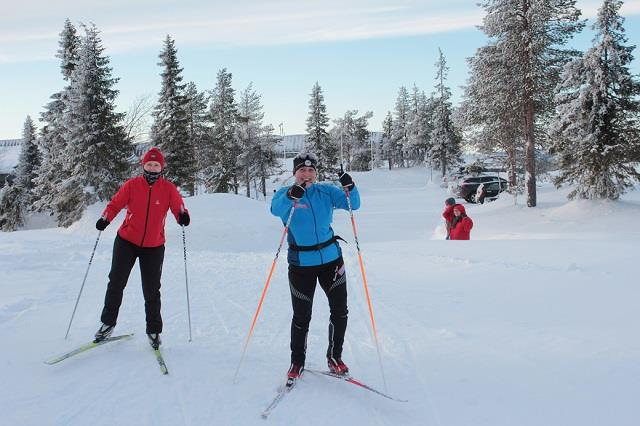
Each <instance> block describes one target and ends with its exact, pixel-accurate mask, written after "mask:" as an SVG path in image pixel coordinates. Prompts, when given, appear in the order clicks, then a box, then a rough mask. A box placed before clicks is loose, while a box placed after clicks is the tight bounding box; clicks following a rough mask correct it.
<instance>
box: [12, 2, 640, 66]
mask: <svg viewBox="0 0 640 426" xmlns="http://www.w3.org/2000/svg"><path fill="white" fill-rule="evenodd" d="M23 3H25V4H24V5H23V4H21V3H16V4H15V5H16V6H17V8H15V9H12V11H10V12H9V13H8V14H6V15H4V16H3V17H0V62H20V61H28V60H40V59H43V58H52V57H53V54H54V53H55V51H56V49H57V40H58V37H59V36H58V33H59V32H60V30H61V28H62V24H63V21H64V19H65V18H66V17H70V18H71V19H72V20H73V22H74V23H77V22H79V21H84V22H95V23H96V25H97V26H98V28H99V29H100V30H101V31H102V37H103V40H104V43H105V46H106V47H107V49H108V52H109V53H110V54H113V53H118V52H123V51H130V50H135V49H144V48H148V47H153V46H156V47H157V46H159V44H160V42H161V40H162V39H163V38H164V36H165V35H166V34H171V35H172V37H174V38H175V39H176V40H177V42H178V43H179V45H186V44H196V43H197V44H209V45H212V46H217V47H224V46H247V45H252V46H255V45H274V44H300V43H317V42H337V41H347V40H361V39H368V38H385V37H386V38H390V37H402V36H411V35H420V34H431V33H439V32H448V31H458V30H463V29H470V28H473V27H475V26H476V25H479V24H480V23H481V21H482V16H483V11H482V10H481V9H480V8H479V7H478V6H477V5H475V4H474V2H472V1H469V0H449V1H447V2H446V4H444V3H443V2H442V1H440V0H438V1H436V0H422V1H417V0H395V1H394V0H350V1H348V0H344V1H339V0H324V1H318V0H307V1H303V2H300V1H297V2H296V1H293V0H279V1H278V0H276V1H273V2H268V3H267V2H263V1H258V0H252V1H246V0H245V1H240V2H236V3H230V2H224V3H220V4H216V3H217V2H213V4H212V3H208V2H200V1H195V0H182V1H176V0H156V1H153V2H151V1H149V0H138V1H134V2H130V1H124V0H111V1H107V2H94V1H80V0H64V1H62V2H50V1H49V0H32V1H30V2H28V3H29V4H28V5H26V3H27V2H23ZM34 3H35V4H34ZM52 3H53V4H52ZM60 3H61V4H60ZM580 3H582V4H580ZM600 3H601V2H600V0H597V1H596V0H582V2H580V1H579V7H581V8H582V9H583V13H584V15H585V17H593V16H595V14H596V11H597V8H598V7H599V6H600ZM27 6H28V8H27ZM28 10H32V11H33V10H36V13H35V16H34V15H33V14H29V13H27V11H28ZM623 12H624V13H625V14H628V15H631V14H638V13H640V2H638V1H636V2H633V3H630V4H625V6H624V9H623Z"/></svg>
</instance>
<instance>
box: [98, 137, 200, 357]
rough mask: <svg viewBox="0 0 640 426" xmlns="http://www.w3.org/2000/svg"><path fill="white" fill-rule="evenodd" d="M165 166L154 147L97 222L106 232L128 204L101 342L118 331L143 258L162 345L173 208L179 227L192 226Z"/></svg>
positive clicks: (153, 340) (150, 313) (154, 333)
mask: <svg viewBox="0 0 640 426" xmlns="http://www.w3.org/2000/svg"><path fill="white" fill-rule="evenodd" d="M164 165H165V164H164V157H163V155H162V153H161V152H160V150H159V149H157V148H151V149H150V150H149V151H148V152H147V153H146V154H145V155H144V157H143V159H142V167H143V173H142V175H140V176H137V177H135V178H132V179H129V180H128V181H126V182H125V183H124V185H122V187H121V188H120V189H119V190H118V192H117V193H116V195H114V196H113V198H112V199H111V201H110V202H109V204H107V207H106V208H105V210H104V212H103V213H102V217H101V218H100V219H98V221H97V222H96V228H97V229H98V230H99V231H103V230H104V229H105V228H106V227H107V226H108V225H109V223H111V221H113V219H115V217H116V216H117V215H118V213H119V212H120V210H122V209H123V208H125V207H126V209H127V213H126V215H125V218H124V221H123V222H122V225H121V226H120V228H119V229H118V234H117V235H116V238H115V241H114V244H113V256H112V259H111V272H109V284H108V286H107V292H106V295H105V299H104V309H103V310H102V315H101V317H100V320H101V321H102V324H101V325H100V328H99V329H98V331H97V332H96V334H95V341H96V342H99V341H101V340H104V339H106V338H107V337H109V336H110V335H111V334H112V333H113V329H114V327H115V325H116V320H117V318H118V312H119V310H120V305H121V304H122V293H123V291H124V288H125V286H126V285H127V280H128V279H129V274H130V273H131V269H132V268H133V265H134V263H135V262H136V259H138V260H139V262H140V274H141V276H142V292H143V295H144V308H145V313H146V322H147V327H146V331H147V336H148V337H149V343H150V344H151V346H152V347H153V348H154V349H157V348H158V347H159V346H160V344H161V340H160V333H162V316H161V315H160V306H161V301H160V278H161V275H162V263H163V261H164V243H165V237H164V224H165V219H166V217H167V211H168V210H169V209H171V212H172V213H173V215H174V217H175V218H176V221H177V222H178V224H179V225H183V226H188V225H189V223H190V221H191V219H190V217H189V211H188V210H187V209H186V208H185V207H184V202H183V200H182V196H181V195H180V193H179V192H178V189H177V188H176V186H175V185H174V184H173V183H171V182H169V181H168V180H166V179H164V178H163V177H162V170H163V169H164Z"/></svg>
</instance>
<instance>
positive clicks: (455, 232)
mask: <svg viewBox="0 0 640 426" xmlns="http://www.w3.org/2000/svg"><path fill="white" fill-rule="evenodd" d="M455 208H456V209H459V210H460V212H461V213H462V217H461V218H460V220H459V221H458V222H457V223H456V224H455V226H454V225H453V223H452V224H451V230H450V231H449V236H450V239H452V240H469V239H470V237H471V228H473V221H472V220H471V218H470V217H469V216H467V212H466V211H465V208H464V206H463V205H461V204H456V205H455Z"/></svg>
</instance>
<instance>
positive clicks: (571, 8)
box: [481, 0, 584, 207]
mask: <svg viewBox="0 0 640 426" xmlns="http://www.w3.org/2000/svg"><path fill="white" fill-rule="evenodd" d="M481 6H482V7H483V8H484V9H485V11H486V12H487V14H486V15H485V17H484V23H483V25H482V27H481V29H482V31H484V33H485V34H486V35H487V36H488V37H489V43H490V44H491V45H493V46H495V47H496V48H497V49H498V50H499V51H500V52H501V53H502V55H504V57H505V60H506V61H507V63H508V64H509V65H510V66H511V67H512V71H513V76H514V79H513V82H512V84H513V85H514V87H515V88H516V89H517V91H518V97H519V98H520V99H521V101H520V103H521V106H522V109H521V111H520V114H521V117H522V128H523V130H522V133H523V137H524V141H525V145H526V151H525V155H526V161H525V170H526V187H527V205H528V206H529V207H535V206H536V204H537V198H536V165H535V158H536V157H535V149H536V138H535V133H536V124H537V123H540V122H542V121H544V119H545V116H548V115H549V114H550V113H551V112H553V97H554V94H555V87H556V84H557V83H558V81H559V76H560V72H561V70H562V67H563V65H564V64H565V63H566V62H567V61H569V60H570V59H571V58H572V57H573V56H574V55H575V53H576V52H574V51H572V50H569V49H564V48H563V45H564V44H565V43H566V42H567V40H569V39H570V38H571V37H573V34H574V33H575V32H576V31H579V30H580V29H581V28H582V27H583V26H584V23H583V22H581V21H580V20H579V17H580V11H579V10H578V9H577V8H576V7H575V0H483V2H482V3H481Z"/></svg>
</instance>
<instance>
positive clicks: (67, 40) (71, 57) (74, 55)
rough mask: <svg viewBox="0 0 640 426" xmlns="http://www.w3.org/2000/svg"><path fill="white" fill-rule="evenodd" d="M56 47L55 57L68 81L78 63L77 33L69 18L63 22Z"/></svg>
mask: <svg viewBox="0 0 640 426" xmlns="http://www.w3.org/2000/svg"><path fill="white" fill-rule="evenodd" d="M58 46H59V48H58V52H57V54H56V57H57V58H59V59H60V68H61V71H62V75H63V77H64V79H65V80H69V79H70V78H71V74H72V73H73V70H74V69H75V66H76V65H75V64H76V62H77V61H78V48H79V47H80V37H79V36H78V31H77V30H76V27H74V26H73V24H72V23H71V21H70V20H69V18H67V19H66V20H65V21H64V28H63V29H62V32H61V33H60V41H59V43H58Z"/></svg>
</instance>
